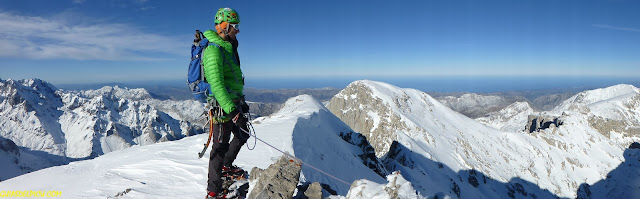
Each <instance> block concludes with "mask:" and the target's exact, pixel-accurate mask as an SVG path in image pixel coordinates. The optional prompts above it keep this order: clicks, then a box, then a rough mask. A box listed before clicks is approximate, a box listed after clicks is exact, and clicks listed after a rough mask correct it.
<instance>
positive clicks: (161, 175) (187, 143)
mask: <svg viewBox="0 0 640 199" xmlns="http://www.w3.org/2000/svg"><path fill="white" fill-rule="evenodd" d="M254 127H255V129H256V132H257V135H258V136H259V137H260V138H261V139H263V140H265V141H266V142H268V143H270V144H272V145H274V146H276V147H278V148H279V149H281V150H284V151H286V152H288V153H290V154H292V155H295V156H296V157H298V158H299V159H301V160H303V161H304V162H305V163H307V164H310V165H313V166H315V167H317V168H319V169H322V170H323V171H326V172H329V173H331V174H332V175H334V176H337V177H339V178H340V179H342V180H345V181H347V182H352V181H355V180H358V179H367V181H366V182H368V183H369V184H371V185H372V186H373V185H375V184H387V182H386V181H385V179H384V178H382V177H381V176H379V175H378V174H376V173H375V172H373V171H372V170H371V169H370V168H368V167H367V166H366V165H364V164H363V162H362V160H361V158H358V156H359V155H362V154H363V153H364V152H363V150H362V149H361V148H360V147H358V146H355V145H353V144H351V143H350V142H348V141H347V140H351V138H342V137H341V136H340V133H341V132H350V131H351V129H350V128H349V127H348V126H346V125H345V124H344V123H342V122H341V121H340V120H339V119H338V118H336V117H335V116H334V115H332V114H331V113H330V112H329V111H328V110H327V109H326V108H325V107H323V106H322V104H321V103H320V102H318V101H317V100H315V99H313V98H312V97H311V96H308V95H303V96H298V97H294V98H291V99H290V100H288V101H287V102H286V103H285V105H284V108H283V109H281V110H280V111H278V112H277V113H275V114H273V115H271V116H270V117H267V118H258V119H257V120H255V121H254ZM206 138H207V137H206V135H205V134H202V135H196V136H192V137H187V138H185V139H181V140H177V141H172V142H164V143H158V144H153V145H147V146H132V147H129V148H126V149H123V150H118V151H114V152H111V153H108V154H105V155H102V156H99V157H97V158H94V159H91V160H85V161H77V162H72V163H71V164H69V165H64V166H57V167H52V168H47V169H43V170H40V171H36V172H33V173H29V174H25V175H22V176H18V177H15V178H12V179H9V180H6V181H3V182H0V187H1V188H2V189H8V190H24V189H26V188H28V189H37V190H39V189H47V190H49V189H54V190H60V191H62V192H63V194H64V195H65V197H70V198H104V197H113V196H115V195H116V194H118V193H123V192H126V194H124V195H123V196H121V198H158V197H161V198H196V197H202V196H204V193H205V188H206V176H207V173H206V172H207V170H206V168H207V165H208V159H207V158H202V159H198V158H197V155H196V153H197V152H198V151H199V150H200V149H201V147H202V143H204V142H205V140H206ZM252 140H253V139H251V138H250V139H249V142H248V145H249V146H252V145H253V143H252ZM255 147H256V148H255V149H254V150H247V148H245V147H243V149H242V150H241V151H240V154H239V155H238V159H237V160H236V162H235V164H237V165H238V166H240V167H243V168H244V169H246V170H250V168H251V167H254V166H256V167H259V168H263V169H264V168H267V167H268V166H269V164H271V163H273V162H274V161H276V160H277V159H278V158H279V157H280V156H282V154H280V153H279V152H277V151H275V150H273V149H271V148H269V147H268V146H266V145H265V144H263V143H261V142H257V145H256V146H255ZM205 156H207V155H205ZM302 176H303V177H301V179H302V180H303V181H306V182H315V181H318V182H321V183H323V184H327V185H329V186H330V187H331V188H332V189H334V190H336V191H337V192H338V193H339V194H341V195H346V194H347V193H348V192H349V188H350V185H345V184H342V183H340V182H338V181H336V180H334V179H332V178H329V177H328V176H326V175H323V174H320V173H319V172H317V171H315V170H313V169H311V168H309V167H307V166H302ZM388 178H389V179H391V178H393V182H394V183H393V184H390V186H391V185H392V186H394V189H397V190H400V191H399V192H398V193H400V195H399V197H400V198H407V197H408V196H405V195H403V194H409V196H415V194H416V192H415V190H413V188H412V187H411V186H410V183H408V182H406V181H404V180H402V178H401V177H399V176H394V175H391V177H388ZM396 178H397V180H396ZM34 179H37V180H34ZM396 181H397V182H399V183H398V184H395V182H396ZM360 184H362V183H360ZM27 186H28V187H27ZM362 188H363V189H366V187H362ZM126 190H129V191H126ZM350 198H365V197H362V196H360V197H357V196H354V197H350ZM386 198H390V197H386Z"/></svg>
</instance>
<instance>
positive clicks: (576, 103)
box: [554, 84, 640, 110]
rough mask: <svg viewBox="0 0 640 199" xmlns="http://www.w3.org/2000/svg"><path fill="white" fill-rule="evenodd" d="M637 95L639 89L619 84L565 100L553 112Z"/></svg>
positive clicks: (581, 93) (585, 92) (639, 91)
mask: <svg viewBox="0 0 640 199" xmlns="http://www.w3.org/2000/svg"><path fill="white" fill-rule="evenodd" d="M638 93H640V89H638V88H636V87H635V86H633V85H628V84H619V85H615V86H610V87H607V88H600V89H595V90H589V91H584V92H580V93H578V94H576V95H575V96H573V97H571V98H569V99H567V100H565V101H564V102H563V103H562V104H560V105H559V106H558V107H556V108H555V109H554V110H571V109H576V108H579V107H586V106H590V105H593V104H595V103H598V102H606V101H612V100H613V101H615V100H624V99H628V98H632V97H634V96H635V95H637V94H638Z"/></svg>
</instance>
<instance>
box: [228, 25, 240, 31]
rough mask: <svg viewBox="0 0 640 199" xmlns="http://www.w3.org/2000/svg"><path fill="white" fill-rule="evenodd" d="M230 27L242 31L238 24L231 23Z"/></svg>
mask: <svg viewBox="0 0 640 199" xmlns="http://www.w3.org/2000/svg"><path fill="white" fill-rule="evenodd" d="M229 26H231V27H233V28H235V29H236V30H238V31H240V29H239V28H238V26H239V25H238V24H237V23H230V24H229Z"/></svg>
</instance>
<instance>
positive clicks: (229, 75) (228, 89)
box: [202, 30, 244, 113]
mask: <svg viewBox="0 0 640 199" xmlns="http://www.w3.org/2000/svg"><path fill="white" fill-rule="evenodd" d="M204 36H205V37H206V38H207V39H208V40H209V42H213V43H216V44H218V45H219V46H220V47H222V51H221V50H220V48H218V47H217V46H216V45H213V44H209V46H207V48H206V49H205V50H204V52H203V53H202V63H203V65H204V76H205V78H206V80H207V82H209V84H210V85H211V92H213V93H210V94H209V97H215V99H216V100H218V103H219V104H220V107H222V110H224V112H225V113H231V112H232V111H233V110H235V109H236V104H234V103H233V100H236V99H239V98H240V97H242V96H243V94H242V90H243V87H244V81H243V80H242V70H240V64H238V63H237V62H236V59H235V57H234V56H233V47H232V46H231V43H230V42H228V41H225V40H223V39H222V38H220V36H218V34H217V33H216V32H214V31H212V30H207V31H205V32H204Z"/></svg>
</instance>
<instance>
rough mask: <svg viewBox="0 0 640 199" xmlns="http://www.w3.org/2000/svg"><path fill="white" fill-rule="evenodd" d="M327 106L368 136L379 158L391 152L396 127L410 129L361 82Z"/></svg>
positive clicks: (334, 98)
mask: <svg viewBox="0 0 640 199" xmlns="http://www.w3.org/2000/svg"><path fill="white" fill-rule="evenodd" d="M354 99H358V100H354ZM327 108H328V109H329V110H330V111H331V112H332V113H333V114H335V115H336V116H338V118H340V119H341V120H342V121H343V122H344V123H345V124H347V125H349V126H350V127H351V128H352V129H353V130H354V131H356V132H360V133H361V134H363V135H364V136H365V137H367V140H369V142H370V143H371V146H372V147H373V148H374V149H375V151H376V156H378V157H382V156H383V155H384V154H386V153H387V151H388V150H389V147H390V146H391V142H392V141H393V140H395V137H396V134H395V132H396V130H405V129H407V127H406V126H405V125H404V123H403V122H400V119H401V118H400V116H399V115H397V114H394V113H393V111H391V109H390V108H389V106H388V105H387V104H386V103H384V102H383V100H382V99H380V98H376V97H375V95H374V94H373V92H372V90H371V89H370V88H369V87H367V86H366V85H361V83H359V82H355V83H352V84H351V85H349V86H348V87H347V88H345V89H344V90H342V91H340V93H338V94H337V95H336V96H335V97H333V98H332V99H331V101H330V102H329V105H328V106H327ZM363 118H366V119H364V120H363ZM371 118H373V119H371Z"/></svg>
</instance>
